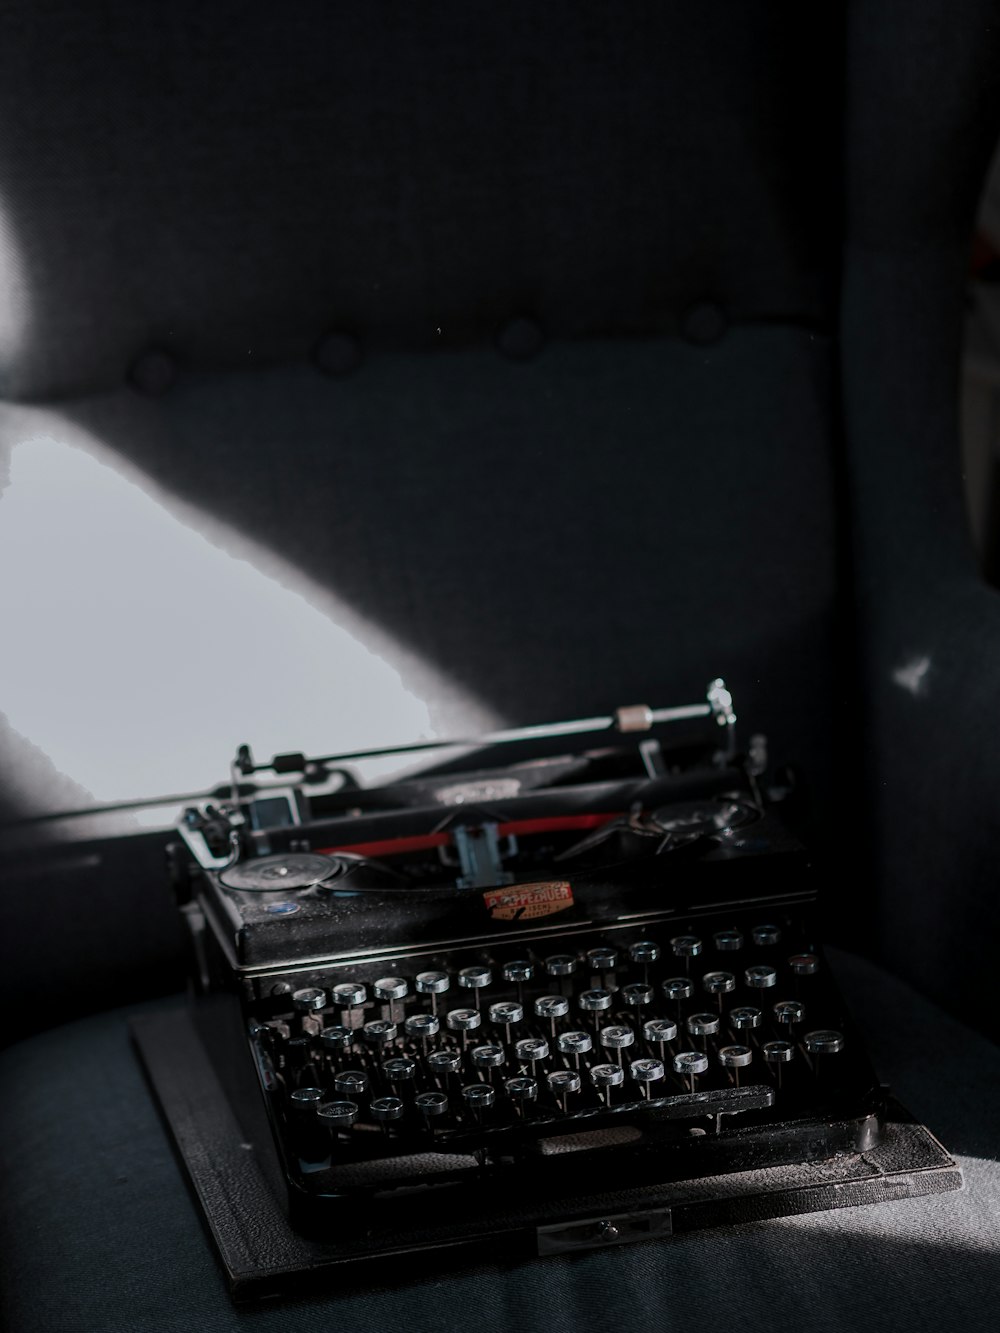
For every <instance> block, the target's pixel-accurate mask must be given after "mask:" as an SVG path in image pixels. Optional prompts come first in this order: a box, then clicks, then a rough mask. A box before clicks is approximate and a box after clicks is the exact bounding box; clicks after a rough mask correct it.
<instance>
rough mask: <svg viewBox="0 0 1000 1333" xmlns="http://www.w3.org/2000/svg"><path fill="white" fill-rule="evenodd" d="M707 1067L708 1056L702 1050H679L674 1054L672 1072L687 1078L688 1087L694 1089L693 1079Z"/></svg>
mask: <svg viewBox="0 0 1000 1333" xmlns="http://www.w3.org/2000/svg"><path fill="white" fill-rule="evenodd" d="M707 1068H708V1056H707V1055H706V1054H705V1053H704V1051H680V1052H678V1054H677V1055H675V1056H674V1073H675V1074H680V1075H681V1077H682V1078H686V1079H687V1080H688V1087H689V1088H690V1089H691V1091H692V1092H694V1090H695V1079H696V1078H697V1077H698V1075H699V1074H704V1072H705V1070H706V1069H707Z"/></svg>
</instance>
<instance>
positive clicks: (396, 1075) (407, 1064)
mask: <svg viewBox="0 0 1000 1333" xmlns="http://www.w3.org/2000/svg"><path fill="white" fill-rule="evenodd" d="M382 1073H383V1074H384V1076H385V1077H386V1078H387V1079H388V1081H389V1082H390V1083H391V1084H392V1085H393V1087H395V1088H398V1087H408V1086H409V1085H410V1083H412V1082H413V1079H414V1078H415V1077H416V1073H417V1062H416V1060H411V1059H410V1057H409V1056H408V1055H394V1056H393V1057H392V1059H391V1060H383V1061H382Z"/></svg>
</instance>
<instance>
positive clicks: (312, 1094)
mask: <svg viewBox="0 0 1000 1333" xmlns="http://www.w3.org/2000/svg"><path fill="white" fill-rule="evenodd" d="M290 1100H291V1103H292V1110H293V1111H308V1112H309V1113H310V1114H312V1112H314V1111H315V1110H316V1108H317V1106H319V1105H320V1103H321V1102H322V1100H323V1090H322V1088H296V1090H295V1091H294V1092H293V1093H292V1095H291V1099H290Z"/></svg>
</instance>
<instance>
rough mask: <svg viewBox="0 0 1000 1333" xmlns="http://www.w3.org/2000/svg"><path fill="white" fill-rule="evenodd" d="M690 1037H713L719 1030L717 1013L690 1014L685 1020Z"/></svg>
mask: <svg viewBox="0 0 1000 1333" xmlns="http://www.w3.org/2000/svg"><path fill="white" fill-rule="evenodd" d="M687 1030H688V1032H689V1033H690V1034H691V1036H692V1037H714V1036H715V1034H716V1033H717V1032H718V1030H719V1016H718V1014H692V1015H691V1017H690V1018H689V1019H688V1021H687Z"/></svg>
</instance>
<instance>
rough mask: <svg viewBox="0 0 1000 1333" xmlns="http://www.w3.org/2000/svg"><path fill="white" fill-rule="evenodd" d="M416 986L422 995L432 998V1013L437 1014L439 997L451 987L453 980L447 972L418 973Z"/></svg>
mask: <svg viewBox="0 0 1000 1333" xmlns="http://www.w3.org/2000/svg"><path fill="white" fill-rule="evenodd" d="M414 985H415V986H416V988H417V990H418V992H419V993H420V994H421V995H429V996H430V997H431V1013H432V1014H436V1013H437V997H438V996H439V995H443V994H444V992H445V991H446V990H448V988H449V987H450V986H451V978H450V977H449V976H448V973H447V972H418V973H417V977H416V981H415V982H414Z"/></svg>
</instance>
